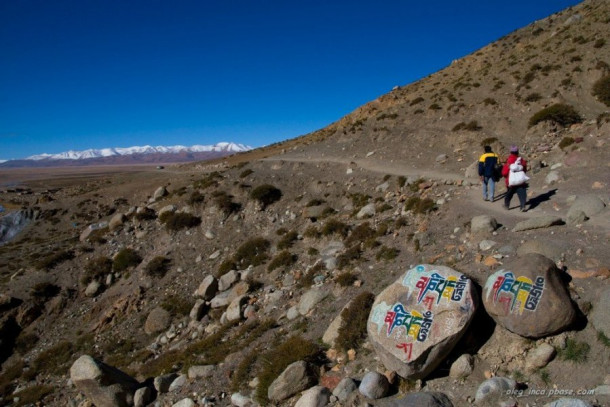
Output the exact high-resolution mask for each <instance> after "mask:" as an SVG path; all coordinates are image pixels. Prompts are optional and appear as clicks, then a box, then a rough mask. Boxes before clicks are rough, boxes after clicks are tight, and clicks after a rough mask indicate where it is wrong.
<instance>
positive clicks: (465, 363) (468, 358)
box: [449, 353, 474, 379]
mask: <svg viewBox="0 0 610 407" xmlns="http://www.w3.org/2000/svg"><path fill="white" fill-rule="evenodd" d="M473 365H474V357H473V356H472V355H469V354H467V353H466V354H463V355H461V356H460V357H459V358H457V360H456V361H455V362H453V363H452V364H451V368H450V369H449V377H453V378H455V379H461V378H464V377H468V376H470V374H471V373H472V370H473Z"/></svg>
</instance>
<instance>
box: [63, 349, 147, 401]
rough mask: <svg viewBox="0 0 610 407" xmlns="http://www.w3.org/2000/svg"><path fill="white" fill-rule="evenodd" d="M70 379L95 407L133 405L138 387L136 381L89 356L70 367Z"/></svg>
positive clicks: (82, 357) (81, 358)
mask: <svg viewBox="0 0 610 407" xmlns="http://www.w3.org/2000/svg"><path fill="white" fill-rule="evenodd" d="M70 379H71V380H72V383H74V386H76V388H77V389H78V390H79V391H80V392H82V393H84V394H85V396H86V397H87V398H88V399H89V400H90V401H91V402H92V403H93V404H95V405H96V406H108V407H115V406H116V407H126V406H130V405H133V403H134V393H135V392H136V390H137V389H138V388H139V387H140V384H139V383H138V381H137V380H136V379H134V378H133V377H131V376H129V375H128V374H127V373H125V372H122V371H121V370H119V369H117V368H114V367H112V366H109V365H107V364H105V363H103V362H101V361H99V360H97V359H94V358H92V357H91V356H89V355H83V356H81V357H80V358H78V359H77V360H76V362H74V364H73V365H72V367H70Z"/></svg>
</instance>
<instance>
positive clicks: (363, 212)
mask: <svg viewBox="0 0 610 407" xmlns="http://www.w3.org/2000/svg"><path fill="white" fill-rule="evenodd" d="M375 213H376V210H375V204H374V203H370V204H367V205H364V206H363V207H362V209H360V210H359V211H358V213H357V214H356V218H357V219H364V218H370V217H372V216H375Z"/></svg>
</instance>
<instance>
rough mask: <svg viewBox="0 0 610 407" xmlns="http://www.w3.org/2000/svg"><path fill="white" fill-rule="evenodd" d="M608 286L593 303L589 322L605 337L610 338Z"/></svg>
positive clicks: (609, 287)
mask: <svg viewBox="0 0 610 407" xmlns="http://www.w3.org/2000/svg"><path fill="white" fill-rule="evenodd" d="M608 310H610V286H608V287H606V288H605V289H604V290H603V291H602V292H601V293H600V295H599V298H598V299H597V300H596V301H595V302H594V303H593V312H591V315H590V318H591V323H592V324H593V326H594V327H595V329H596V330H597V331H599V332H601V333H603V334H604V335H605V336H606V338H610V313H609V312H608Z"/></svg>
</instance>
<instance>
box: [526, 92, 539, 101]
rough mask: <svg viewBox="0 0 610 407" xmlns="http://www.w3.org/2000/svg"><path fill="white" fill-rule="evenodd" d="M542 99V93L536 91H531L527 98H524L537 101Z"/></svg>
mask: <svg viewBox="0 0 610 407" xmlns="http://www.w3.org/2000/svg"><path fill="white" fill-rule="evenodd" d="M540 99H542V96H540V93H537V92H534V93H530V94H529V95H527V96H526V97H525V99H523V100H525V101H526V102H537V101H539V100H540Z"/></svg>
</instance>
